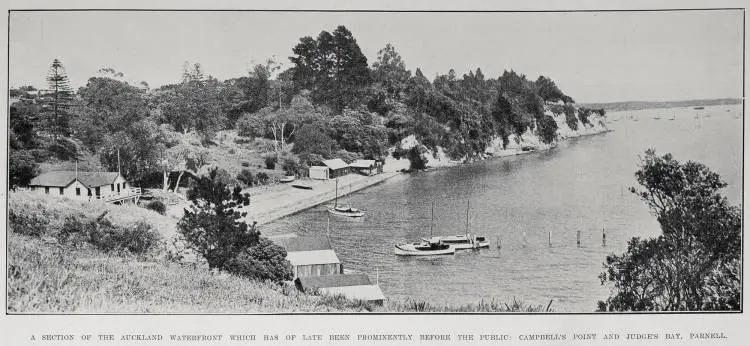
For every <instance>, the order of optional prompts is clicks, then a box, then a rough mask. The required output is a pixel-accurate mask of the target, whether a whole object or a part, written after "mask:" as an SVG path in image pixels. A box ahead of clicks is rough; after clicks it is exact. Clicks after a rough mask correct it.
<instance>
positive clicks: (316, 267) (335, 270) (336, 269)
mask: <svg viewBox="0 0 750 346" xmlns="http://www.w3.org/2000/svg"><path fill="white" fill-rule="evenodd" d="M343 273H344V270H343V266H342V265H341V263H324V264H310V265H298V266H294V277H295V278H297V277H300V276H324V275H333V274H343Z"/></svg>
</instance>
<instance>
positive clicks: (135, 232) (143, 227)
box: [57, 213, 159, 255]
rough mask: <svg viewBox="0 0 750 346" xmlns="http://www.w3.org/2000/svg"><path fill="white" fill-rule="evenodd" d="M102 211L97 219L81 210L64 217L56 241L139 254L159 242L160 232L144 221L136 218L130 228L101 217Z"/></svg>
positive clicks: (147, 250)
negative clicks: (86, 243) (87, 244)
mask: <svg viewBox="0 0 750 346" xmlns="http://www.w3.org/2000/svg"><path fill="white" fill-rule="evenodd" d="M105 214H106V213H105ZM105 214H102V215H101V216H100V217H99V218H97V219H90V218H88V217H86V215H84V214H81V213H77V214H73V215H69V216H67V217H65V222H64V223H63V226H62V229H61V230H60V232H59V233H58V234H57V238H58V240H60V241H61V242H67V243H72V244H75V245H80V244H82V243H83V242H88V243H90V244H92V245H94V246H96V247H97V248H99V249H101V250H104V251H108V252H112V251H129V252H131V253H133V254H139V255H140V254H145V253H147V252H149V251H150V250H152V249H154V248H156V246H157V245H158V244H159V235H158V234H157V233H156V232H155V231H154V230H153V229H152V228H151V226H150V225H149V224H147V223H146V222H144V221H137V222H136V223H135V225H133V226H131V227H123V226H117V225H113V224H112V222H110V221H109V220H107V219H104V215H105Z"/></svg>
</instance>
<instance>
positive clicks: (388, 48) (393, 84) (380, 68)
mask: <svg viewBox="0 0 750 346" xmlns="http://www.w3.org/2000/svg"><path fill="white" fill-rule="evenodd" d="M372 77H373V81H374V82H376V83H380V84H381V85H382V86H383V87H384V88H385V90H386V91H387V92H388V95H389V96H391V97H398V95H399V93H400V92H401V91H402V90H404V89H405V88H406V84H407V82H408V81H409V78H410V77H411V72H410V71H408V70H407V69H406V67H405V65H404V61H403V59H401V55H399V54H398V52H396V48H394V47H393V46H392V45H391V44H390V43H388V44H386V45H385V48H383V49H381V50H380V51H378V58H377V60H375V62H373V63H372Z"/></svg>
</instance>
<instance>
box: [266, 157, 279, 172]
mask: <svg viewBox="0 0 750 346" xmlns="http://www.w3.org/2000/svg"><path fill="white" fill-rule="evenodd" d="M278 160H279V158H278V157H277V156H276V155H267V156H264V157H263V162H264V163H265V164H266V169H276V162H278Z"/></svg>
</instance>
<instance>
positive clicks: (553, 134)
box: [537, 115, 557, 144]
mask: <svg viewBox="0 0 750 346" xmlns="http://www.w3.org/2000/svg"><path fill="white" fill-rule="evenodd" d="M537 133H538V134H539V137H540V138H541V139H542V143H545V144H550V143H552V142H554V141H555V138H557V122H555V119H554V118H553V117H551V116H549V115H544V116H542V118H541V119H539V121H538V122H537Z"/></svg>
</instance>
